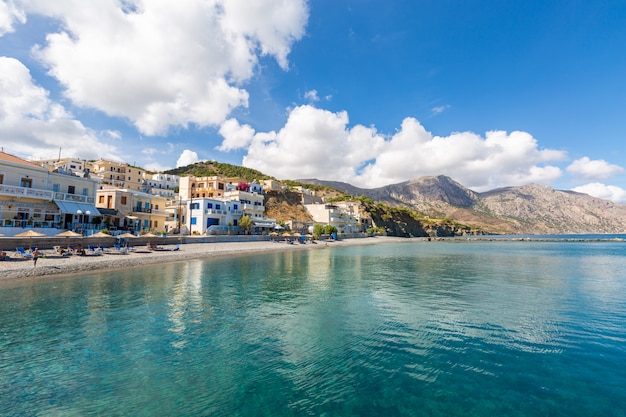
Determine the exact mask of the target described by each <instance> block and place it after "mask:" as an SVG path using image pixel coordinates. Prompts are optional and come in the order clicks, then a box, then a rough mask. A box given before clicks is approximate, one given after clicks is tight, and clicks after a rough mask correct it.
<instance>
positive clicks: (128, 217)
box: [124, 216, 139, 220]
mask: <svg viewBox="0 0 626 417" xmlns="http://www.w3.org/2000/svg"><path fill="white" fill-rule="evenodd" d="M124 217H126V218H127V219H131V220H137V219H138V218H139V217H137V216H124Z"/></svg>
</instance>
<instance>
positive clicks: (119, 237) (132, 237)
mask: <svg viewBox="0 0 626 417" xmlns="http://www.w3.org/2000/svg"><path fill="white" fill-rule="evenodd" d="M116 237H117V238H118V239H128V238H130V239H136V238H137V236H135V235H134V234H132V233H128V232H127V233H122V234H121V235H117V236H116ZM126 246H128V241H126Z"/></svg>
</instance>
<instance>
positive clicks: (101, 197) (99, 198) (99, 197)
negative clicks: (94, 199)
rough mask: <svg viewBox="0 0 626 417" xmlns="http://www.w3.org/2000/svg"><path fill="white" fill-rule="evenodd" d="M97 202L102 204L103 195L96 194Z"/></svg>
mask: <svg viewBox="0 0 626 417" xmlns="http://www.w3.org/2000/svg"><path fill="white" fill-rule="evenodd" d="M98 204H104V196H103V195H101V196H98Z"/></svg>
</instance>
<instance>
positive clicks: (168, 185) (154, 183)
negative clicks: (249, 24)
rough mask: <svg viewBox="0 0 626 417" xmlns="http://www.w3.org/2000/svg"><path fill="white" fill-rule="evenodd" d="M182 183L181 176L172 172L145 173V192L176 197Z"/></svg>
mask: <svg viewBox="0 0 626 417" xmlns="http://www.w3.org/2000/svg"><path fill="white" fill-rule="evenodd" d="M179 185H180V177H179V176H178V175H171V174H152V175H148V174H145V175H144V187H145V192H147V193H150V194H152V195H158V196H161V197H165V198H170V199H172V198H174V197H175V196H176V192H175V190H176V188H177V187H179Z"/></svg>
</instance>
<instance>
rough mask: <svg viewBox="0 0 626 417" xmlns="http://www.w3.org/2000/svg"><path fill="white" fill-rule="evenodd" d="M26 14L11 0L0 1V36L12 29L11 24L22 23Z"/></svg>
mask: <svg viewBox="0 0 626 417" xmlns="http://www.w3.org/2000/svg"><path fill="white" fill-rule="evenodd" d="M25 21H26V16H25V15H24V12H23V11H22V10H21V9H19V8H18V7H17V6H16V5H15V2H13V1H12V0H3V1H0V36H2V35H4V34H6V33H10V32H13V31H14V27H13V24H14V23H16V22H20V23H24V22H25Z"/></svg>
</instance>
